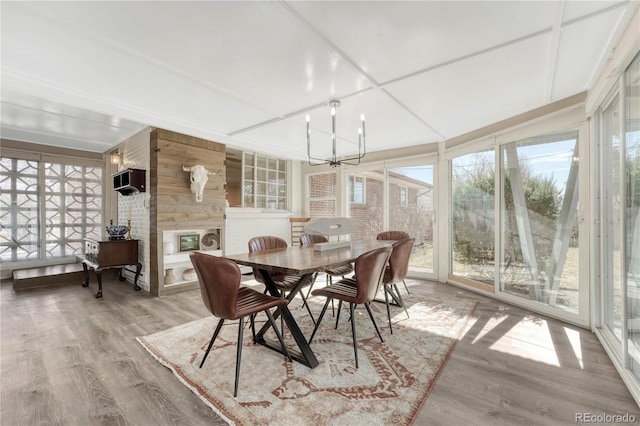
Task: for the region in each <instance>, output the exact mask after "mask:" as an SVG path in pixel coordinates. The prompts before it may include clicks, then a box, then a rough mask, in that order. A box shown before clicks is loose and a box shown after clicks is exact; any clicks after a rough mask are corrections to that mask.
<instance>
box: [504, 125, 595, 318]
mask: <svg viewBox="0 0 640 426" xmlns="http://www.w3.org/2000/svg"><path fill="white" fill-rule="evenodd" d="M500 152H501V155H500V159H501V165H500V166H501V191H500V192H501V197H500V210H501V215H500V217H501V224H500V237H501V244H500V246H501V250H500V290H501V291H503V292H506V293H509V294H511V295H515V296H517V297H522V298H525V299H530V300H533V301H535V302H538V303H542V304H545V305H549V306H553V307H556V308H559V309H563V310H566V311H569V312H571V313H574V314H577V313H578V307H579V297H578V296H579V291H580V280H579V279H578V277H579V256H578V251H579V250H578V243H579V234H578V226H577V223H578V221H577V216H578V164H579V163H578V132H577V131H572V132H567V133H560V134H552V135H546V136H539V137H535V138H531V139H527V140H522V141H518V142H511V143H507V144H505V145H502V146H501V148H500ZM585 291H586V289H585Z"/></svg>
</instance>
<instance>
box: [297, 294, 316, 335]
mask: <svg viewBox="0 0 640 426" xmlns="http://www.w3.org/2000/svg"><path fill="white" fill-rule="evenodd" d="M312 285H313V284H312ZM300 297H302V302H303V303H304V306H306V307H307V312H309V316H310V317H311V321H312V322H313V325H315V324H316V320H315V319H314V318H313V314H312V313H311V308H310V307H309V304H308V303H307V298H306V297H304V292H302V291H301V292H300Z"/></svg>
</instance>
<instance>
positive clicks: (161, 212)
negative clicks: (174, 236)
mask: <svg viewBox="0 0 640 426" xmlns="http://www.w3.org/2000/svg"><path fill="white" fill-rule="evenodd" d="M150 139H151V140H150V142H151V143H150V150H151V167H150V182H149V184H150V188H149V189H150V191H151V200H150V206H149V207H150V209H149V210H150V216H151V229H150V239H151V241H150V249H151V250H150V251H151V271H150V289H151V294H153V295H156V296H160V295H162V294H163V293H164V294H167V292H166V291H165V292H163V286H164V282H163V279H162V277H163V273H164V271H163V270H162V269H161V266H162V265H163V264H164V262H163V259H162V256H163V253H162V232H163V231H175V230H181V229H202V228H205V229H207V228H221V229H223V230H224V213H225V192H226V190H225V176H226V168H225V156H226V146H225V145H224V144H220V143H217V142H212V141H208V140H205V139H200V138H196V137H193V136H187V135H183V134H180V133H175V132H171V131H168V130H163V129H155V130H153V131H152V132H151V138H150ZM196 164H199V165H202V166H204V167H206V169H207V170H209V171H210V172H216V171H217V170H220V172H219V173H218V174H217V175H209V180H208V181H207V183H206V185H205V190H204V194H203V199H202V201H201V202H196V196H195V194H193V193H192V192H191V189H190V182H189V172H185V171H183V170H182V166H183V165H184V166H193V165H196ZM174 291H175V289H173V290H172V292H174Z"/></svg>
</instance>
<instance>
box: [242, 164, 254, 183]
mask: <svg viewBox="0 0 640 426" xmlns="http://www.w3.org/2000/svg"><path fill="white" fill-rule="evenodd" d="M244 180H253V167H246V166H245V168H244Z"/></svg>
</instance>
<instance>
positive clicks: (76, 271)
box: [12, 263, 84, 290]
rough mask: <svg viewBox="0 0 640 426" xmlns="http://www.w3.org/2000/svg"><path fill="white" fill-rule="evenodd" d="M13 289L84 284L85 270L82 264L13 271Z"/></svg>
mask: <svg viewBox="0 0 640 426" xmlns="http://www.w3.org/2000/svg"><path fill="white" fill-rule="evenodd" d="M12 275H13V288H14V290H22V289H26V288H33V287H44V286H51V285H59V284H68V283H71V282H75V281H80V282H82V281H83V279H84V270H83V268H82V264H81V263H67V264H64V265H49V266H40V267H36V268H26V269H16V270H14V271H13V274H12Z"/></svg>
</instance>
